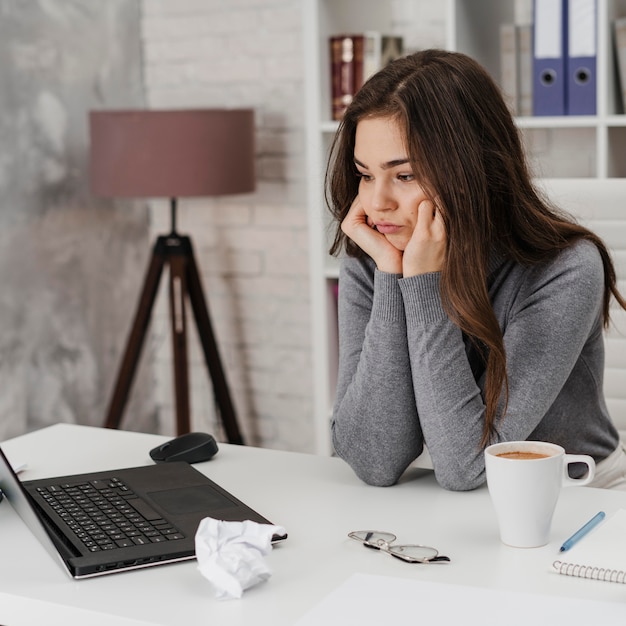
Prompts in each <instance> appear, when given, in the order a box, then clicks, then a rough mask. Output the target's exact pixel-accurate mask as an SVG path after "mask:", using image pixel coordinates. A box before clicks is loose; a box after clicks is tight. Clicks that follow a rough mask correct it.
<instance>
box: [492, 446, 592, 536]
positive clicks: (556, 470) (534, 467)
mask: <svg viewBox="0 0 626 626" xmlns="http://www.w3.org/2000/svg"><path fill="white" fill-rule="evenodd" d="M503 455H504V456H503ZM572 463H584V464H585V465H586V466H587V467H588V471H587V473H586V474H585V475H584V476H583V477H582V478H578V479H576V478H570V476H569V474H568V466H569V465H570V464H572ZM595 468H596V464H595V462H594V460H593V458H592V457H590V456H587V455H586V454H565V450H564V449H563V448H562V447H561V446H558V445H556V444H553V443H547V442H543V441H507V442H504V443H496V444H493V445H491V446H489V447H487V448H486V449H485V470H486V473H487V487H488V489H489V494H490V496H491V500H492V502H493V505H494V508H495V510H496V516H497V518H498V525H499V527H500V538H501V540H502V542H503V543H505V544H506V545H509V546H513V547H516V548H535V547H538V546H544V545H546V544H547V543H548V542H549V541H550V528H551V526H552V516H553V515H554V510H555V508H556V503H557V500H558V498H559V493H560V491H561V487H563V486H565V487H569V486H572V485H577V486H582V485H587V484H589V483H590V482H591V481H592V480H593V477H594V475H595Z"/></svg>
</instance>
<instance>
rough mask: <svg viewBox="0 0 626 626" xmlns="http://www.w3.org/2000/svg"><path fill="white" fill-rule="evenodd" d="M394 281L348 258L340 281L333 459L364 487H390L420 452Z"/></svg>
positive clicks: (401, 307)
mask: <svg viewBox="0 0 626 626" xmlns="http://www.w3.org/2000/svg"><path fill="white" fill-rule="evenodd" d="M398 278H399V276H397V275H392V274H386V273H383V272H379V271H378V270H375V269H374V267H373V266H370V265H369V264H368V263H367V261H365V260H358V259H351V258H348V259H345V260H344V261H343V263H342V268H341V273H340V280H339V373H338V381H337V397H336V403H335V407H334V411H333V421H332V431H333V444H334V447H335V451H336V452H337V454H338V455H339V456H340V457H342V458H343V459H344V460H345V461H347V462H348V464H349V465H350V466H351V467H352V468H353V470H354V471H355V473H356V474H357V476H359V478H361V480H363V481H364V482H366V483H368V484H373V485H379V486H386V485H391V484H393V483H395V482H396V481H397V480H398V478H399V477H400V476H401V474H402V473H403V472H404V470H405V469H406V468H407V466H408V465H409V464H410V463H411V462H412V461H413V460H414V459H415V458H417V456H419V454H420V453H421V451H422V448H423V440H422V433H421V428H420V425H419V421H418V418H417V410H416V406H415V400H414V393H413V384H412V381H411V366H410V363H409V352H408V345H407V327H406V319H405V313H404V305H403V301H402V294H401V292H400V288H399V285H398Z"/></svg>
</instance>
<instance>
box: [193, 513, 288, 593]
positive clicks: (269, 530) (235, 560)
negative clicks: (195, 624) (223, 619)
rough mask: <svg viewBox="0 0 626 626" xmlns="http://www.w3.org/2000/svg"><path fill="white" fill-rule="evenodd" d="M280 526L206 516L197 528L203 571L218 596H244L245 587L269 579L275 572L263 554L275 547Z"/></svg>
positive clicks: (198, 547)
mask: <svg viewBox="0 0 626 626" xmlns="http://www.w3.org/2000/svg"><path fill="white" fill-rule="evenodd" d="M275 534H276V535H284V534H286V531H285V529H284V528H282V527H281V526H273V525H271V524H258V523H257V522H252V521H245V522H226V521H223V520H217V519H213V518H211V517H205V518H204V519H203V520H202V521H201V522H200V525H199V526H198V530H197V531H196V537H195V542H196V558H197V559H198V569H199V570H200V573H201V574H202V575H203V576H204V577H205V578H206V579H207V580H208V581H209V582H210V583H211V585H212V586H213V588H214V589H215V597H216V598H218V599H229V598H241V596H242V595H243V592H244V590H245V589H248V588H249V587H252V586H253V585H256V584H258V583H260V582H262V581H264V580H267V579H268V578H269V577H270V576H271V575H272V572H271V570H270V569H269V567H268V566H267V564H266V563H265V559H264V558H263V557H264V556H265V555H266V554H269V552H270V551H271V550H272V537H273V536H274V535H275Z"/></svg>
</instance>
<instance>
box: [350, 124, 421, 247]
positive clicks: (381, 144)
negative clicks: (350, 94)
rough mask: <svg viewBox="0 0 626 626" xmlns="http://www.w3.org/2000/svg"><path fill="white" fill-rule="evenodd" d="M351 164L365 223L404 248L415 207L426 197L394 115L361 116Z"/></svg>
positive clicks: (412, 222) (414, 214)
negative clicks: (353, 168)
mask: <svg viewBox="0 0 626 626" xmlns="http://www.w3.org/2000/svg"><path fill="white" fill-rule="evenodd" d="M354 163H355V166H356V169H357V171H358V174H359V176H360V178H361V180H360V182H359V200H360V202H361V206H362V207H363V210H364V212H365V214H366V215H367V218H368V220H367V221H368V224H369V225H370V226H372V227H376V230H377V231H378V232H379V233H382V234H383V235H384V236H385V237H386V238H387V240H388V241H389V242H390V243H391V244H392V245H393V246H394V247H395V248H397V249H398V250H402V251H404V249H405V248H406V246H407V244H408V242H409V239H410V238H411V235H412V234H413V230H414V228H415V224H416V221H417V207H418V206H419V204H420V202H422V200H426V199H428V196H427V195H426V193H425V191H424V189H423V188H422V187H421V186H420V185H419V184H418V182H417V181H416V180H415V176H414V175H413V170H412V168H411V165H410V163H409V158H408V150H407V148H406V145H405V142H404V133H403V129H402V126H401V125H400V124H398V122H397V121H396V120H395V119H394V118H393V117H371V118H364V119H362V120H361V121H360V122H359V123H358V124H357V127H356V137H355V144H354Z"/></svg>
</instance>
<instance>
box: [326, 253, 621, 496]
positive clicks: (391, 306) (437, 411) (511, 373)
mask: <svg viewBox="0 0 626 626" xmlns="http://www.w3.org/2000/svg"><path fill="white" fill-rule="evenodd" d="M439 278H440V275H439V273H431V274H424V275H420V276H413V277H411V278H402V277H401V276H400V275H395V274H386V273H383V272H380V271H378V270H377V269H376V268H375V265H374V263H373V261H372V260H371V259H370V258H369V257H367V258H363V259H355V258H346V259H344V260H343V261H342V266H341V272H340V278H339V376H338V381H337V398H336V403H335V408H334V412H333V421H332V431H333V443H334V446H335V450H336V452H337V454H338V455H339V456H340V457H342V458H343V459H345V461H347V462H348V463H349V464H350V466H351V467H352V468H353V469H354V471H355V472H356V474H357V475H358V476H359V477H360V478H361V479H362V480H363V481H365V482H366V483H369V484H373V485H380V486H384V485H392V484H394V483H395V482H396V481H397V480H398V479H399V477H400V476H401V475H402V473H403V472H404V470H405V469H406V468H407V466H408V465H409V464H410V463H411V462H412V461H413V460H415V459H416V458H417V456H419V454H420V453H421V452H422V449H423V446H424V444H425V445H426V446H427V448H428V451H429V453H430V456H431V458H432V461H433V467H434V471H435V476H436V478H437V480H438V482H439V484H440V485H441V486H442V487H445V488H446V489H453V490H466V489H473V488H475V487H477V486H479V485H480V484H482V483H483V482H484V480H485V466H484V461H483V448H482V447H481V445H480V440H481V436H482V432H483V421H484V412H485V405H484V401H483V391H484V367H483V365H482V364H481V361H480V359H479V358H478V356H477V354H476V352H475V349H474V348H473V347H472V345H471V343H470V342H469V341H468V340H467V338H466V337H465V336H464V335H463V334H462V332H461V330H460V329H459V328H458V327H457V326H455V325H454V324H453V323H452V322H451V321H450V319H449V318H448V316H447V315H446V313H445V311H444V309H443V307H442V303H441V298H440V295H439ZM488 288H489V295H490V298H491V303H492V305H493V309H494V311H495V314H496V317H497V319H498V321H499V323H500V327H501V329H502V332H503V335H504V345H505V349H506V356H507V373H508V380H509V402H508V409H507V413H506V415H505V417H504V419H502V420H500V421H499V422H498V425H497V427H498V440H499V441H507V440H508V441H513V440H525V439H538V440H544V441H551V442H554V443H557V444H559V445H561V446H563V447H564V448H565V451H566V452H568V453H571V454H589V455H591V456H592V457H594V459H595V460H596V461H600V460H602V459H604V458H606V457H607V456H608V455H609V454H610V453H611V452H613V451H614V450H615V448H616V447H617V445H618V434H617V430H616V429H615V427H614V425H613V423H612V421H611V418H610V417H609V414H608V411H607V408H606V404H605V400H604V396H603V392H602V380H603V372H604V343H603V341H604V340H603V334H602V295H603V290H604V274H603V267H602V261H601V259H600V255H599V253H598V251H597V249H596V247H595V246H594V245H593V244H592V243H589V242H586V241H581V242H578V243H577V244H575V245H574V246H572V247H571V248H569V249H568V250H566V251H564V252H562V253H560V254H559V256H557V257H556V258H555V259H554V260H553V261H551V262H549V263H546V264H543V265H538V266H534V267H523V266H521V265H518V264H516V263H514V262H513V261H500V262H498V263H493V267H492V269H491V273H490V275H489V278H488Z"/></svg>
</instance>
